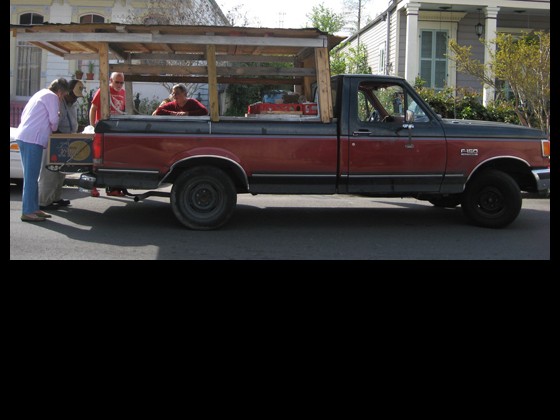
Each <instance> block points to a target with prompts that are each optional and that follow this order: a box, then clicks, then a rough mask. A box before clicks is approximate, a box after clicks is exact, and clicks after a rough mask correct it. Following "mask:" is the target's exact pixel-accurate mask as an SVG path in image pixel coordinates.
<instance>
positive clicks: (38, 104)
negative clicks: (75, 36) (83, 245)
mask: <svg viewBox="0 0 560 420" xmlns="http://www.w3.org/2000/svg"><path fill="white" fill-rule="evenodd" d="M69 89H70V88H69V87H68V81H67V80H66V79H64V78H59V79H56V80H53V81H52V83H51V84H50V86H49V87H48V89H41V90H40V91H39V92H37V93H35V94H34V95H33V96H32V97H31V99H29V101H28V102H27V104H26V105H25V107H24V108H23V113H22V114H21V122H20V124H19V126H18V128H17V131H16V133H15V137H16V141H17V144H18V146H19V151H20V155H21V165H22V167H23V196H22V199H21V203H22V205H21V213H22V214H21V220H22V221H24V222H43V221H45V220H46V219H47V218H50V217H51V215H50V214H48V213H45V212H44V211H42V210H41V209H40V208H39V173H40V172H41V160H42V158H43V149H45V148H46V147H47V145H48V143H49V138H50V136H51V133H52V132H53V131H56V130H57V129H58V121H59V117H60V100H61V99H62V98H63V97H64V95H66V93H67V92H68V91H69Z"/></svg>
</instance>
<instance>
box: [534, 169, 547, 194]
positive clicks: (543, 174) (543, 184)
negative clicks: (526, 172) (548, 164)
mask: <svg viewBox="0 0 560 420" xmlns="http://www.w3.org/2000/svg"><path fill="white" fill-rule="evenodd" d="M531 172H532V173H533V176H534V177H535V181H536V183H537V192H538V193H540V194H547V193H550V168H547V169H534V170H532V171H531Z"/></svg>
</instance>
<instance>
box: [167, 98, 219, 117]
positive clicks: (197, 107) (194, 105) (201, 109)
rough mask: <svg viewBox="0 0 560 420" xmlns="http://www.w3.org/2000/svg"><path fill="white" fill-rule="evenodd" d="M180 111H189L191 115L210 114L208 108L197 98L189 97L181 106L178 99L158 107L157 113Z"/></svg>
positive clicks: (170, 113) (175, 112)
mask: <svg viewBox="0 0 560 420" xmlns="http://www.w3.org/2000/svg"><path fill="white" fill-rule="evenodd" d="M178 112H188V115H191V116H200V115H208V110H207V109H206V107H205V106H204V105H202V104H201V103H200V102H199V101H197V100H196V99H192V98H191V99H187V102H186V103H185V105H183V106H179V104H178V103H177V101H171V102H167V103H166V104H165V105H161V106H159V107H158V109H156V115H177V113H178Z"/></svg>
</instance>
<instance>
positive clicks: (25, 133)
mask: <svg viewBox="0 0 560 420" xmlns="http://www.w3.org/2000/svg"><path fill="white" fill-rule="evenodd" d="M59 106H60V101H59V99H58V95H57V94H56V93H54V92H53V91H51V90H49V89H41V90H40V91H39V92H37V93H36V94H35V95H33V96H32V97H31V99H29V101H28V102H27V104H26V105H25V107H24V108H23V113H22V114H21V122H20V124H19V126H18V128H17V131H16V139H17V140H21V141H23V142H25V143H32V144H38V145H40V146H43V149H45V148H46V147H47V145H48V144H49V138H50V136H51V134H52V132H53V131H56V130H57V129H58V111H59Z"/></svg>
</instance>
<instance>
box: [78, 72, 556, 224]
mask: <svg viewBox="0 0 560 420" xmlns="http://www.w3.org/2000/svg"><path fill="white" fill-rule="evenodd" d="M331 93H332V95H331V96H332V105H333V111H334V113H333V115H334V118H333V119H332V120H331V121H330V122H324V121H321V120H320V119H319V118H318V117H316V116H309V115H276V114H275V115H261V116H258V117H255V116H250V115H248V116H246V117H221V118H220V120H219V121H217V122H215V121H212V120H211V119H210V118H209V117H168V116H144V115H122V116H112V117H110V118H108V119H104V120H101V121H99V123H98V124H97V125H96V127H95V135H94V139H93V162H94V165H93V167H92V170H91V171H90V172H89V173H86V174H83V175H82V177H81V179H80V181H79V185H80V186H81V187H83V188H86V189H90V188H92V187H94V186H95V187H118V188H124V189H141V190H156V191H148V192H146V193H145V194H141V195H137V196H136V199H137V200H139V199H143V198H146V197H148V196H150V195H153V194H157V195H169V196H170V201H171V206H172V209H173V212H174V214H175V216H176V217H177V219H178V220H179V221H180V222H181V223H182V224H183V225H185V226H186V227H188V228H191V229H196V230H209V229H216V228H219V227H221V226H223V225H225V224H226V223H227V221H228V220H229V219H230V217H231V216H232V214H233V212H234V209H235V207H236V203H237V194H246V193H248V194H254V195H256V194H353V195H367V196H372V197H415V198H417V199H419V200H428V201H429V202H431V203H432V204H433V205H435V206H438V207H455V206H458V205H461V207H462V209H463V212H464V214H465V216H466V219H467V220H468V221H469V222H470V223H472V224H474V225H478V226H484V227H489V228H502V227H505V226H507V225H509V224H510V223H512V222H513V221H514V220H515V219H516V217H517V216H518V214H519V212H520V209H521V205H522V195H521V192H522V191H526V192H531V193H541V194H545V193H547V192H548V191H549V189H550V170H549V165H550V160H549V153H550V143H549V140H548V139H547V138H546V136H545V135H544V134H543V133H542V132H541V131H539V130H535V129H531V128H527V127H522V126H517V125H512V124H505V123H495V122H485V121H468V120H451V119H443V118H441V117H440V116H439V115H437V114H436V113H435V112H434V111H433V110H432V109H431V108H430V107H429V106H428V105H427V104H426V103H425V102H424V101H423V100H422V98H421V97H420V96H419V95H418V94H417V93H416V92H415V91H414V89H413V88H412V86H410V85H409V84H408V83H407V82H406V80H404V79H402V78H398V77H391V76H377V75H339V76H334V77H332V78H331ZM170 184H172V188H171V192H170V193H163V192H158V191H157V189H158V188H160V187H163V186H169V185H170Z"/></svg>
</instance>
